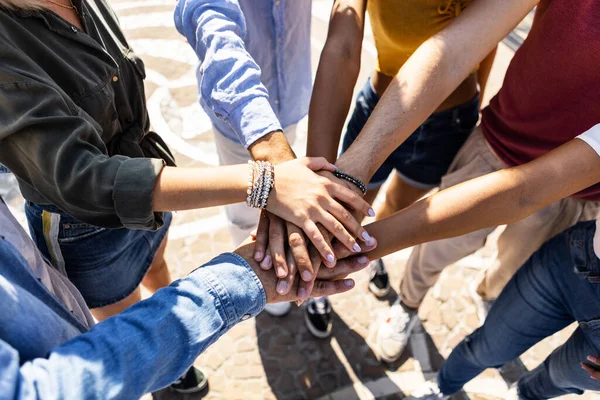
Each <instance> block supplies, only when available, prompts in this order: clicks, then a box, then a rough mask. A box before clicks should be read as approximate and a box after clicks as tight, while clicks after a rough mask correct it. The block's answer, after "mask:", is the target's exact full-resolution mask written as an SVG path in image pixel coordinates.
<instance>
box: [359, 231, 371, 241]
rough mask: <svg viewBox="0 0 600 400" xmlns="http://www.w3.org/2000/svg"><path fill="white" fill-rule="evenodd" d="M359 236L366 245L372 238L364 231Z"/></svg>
mask: <svg viewBox="0 0 600 400" xmlns="http://www.w3.org/2000/svg"><path fill="white" fill-rule="evenodd" d="M361 236H362V238H363V239H365V242H367V243H369V242H370V241H372V240H373V238H372V237H371V235H369V232H367V231H364V232H363V233H362V235H361Z"/></svg>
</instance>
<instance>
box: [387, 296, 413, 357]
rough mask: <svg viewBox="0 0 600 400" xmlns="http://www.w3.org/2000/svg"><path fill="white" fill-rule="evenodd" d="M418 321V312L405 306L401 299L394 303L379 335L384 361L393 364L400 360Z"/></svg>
mask: <svg viewBox="0 0 600 400" xmlns="http://www.w3.org/2000/svg"><path fill="white" fill-rule="evenodd" d="M418 320H419V316H418V315H417V312H416V311H414V310H411V309H409V308H407V307H406V306H404V304H402V301H401V300H400V298H398V300H396V301H395V302H394V304H393V305H392V307H390V310H389V311H388V316H387V318H386V319H385V321H384V322H383V323H382V324H381V326H380V327H379V332H378V333H377V345H378V346H379V355H380V357H381V359H382V360H383V361H385V362H389V363H391V362H394V361H396V360H397V359H398V358H400V356H401V355H402V352H403V351H404V349H405V348H406V345H407V344H408V339H409V338H410V334H411V332H412V330H413V328H414V327H415V324H416V323H417V321H418Z"/></svg>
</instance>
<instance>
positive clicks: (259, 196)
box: [246, 160, 275, 208]
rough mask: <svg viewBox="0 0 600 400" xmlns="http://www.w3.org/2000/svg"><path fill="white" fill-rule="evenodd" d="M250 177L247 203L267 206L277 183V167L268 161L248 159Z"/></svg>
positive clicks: (256, 206)
mask: <svg viewBox="0 0 600 400" xmlns="http://www.w3.org/2000/svg"><path fill="white" fill-rule="evenodd" d="M248 166H249V178H248V189H247V191H246V193H247V194H248V197H246V205H247V206H248V207H253V208H265V207H266V206H267V201H268V199H269V194H270V193H271V190H272V189H273V187H274V184H275V168H274V167H273V165H272V164H271V163H270V162H268V161H252V160H250V161H248Z"/></svg>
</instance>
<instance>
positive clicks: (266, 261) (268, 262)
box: [260, 256, 271, 269]
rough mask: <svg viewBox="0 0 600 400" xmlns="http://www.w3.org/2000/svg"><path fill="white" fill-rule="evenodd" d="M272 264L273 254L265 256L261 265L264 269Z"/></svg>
mask: <svg viewBox="0 0 600 400" xmlns="http://www.w3.org/2000/svg"><path fill="white" fill-rule="evenodd" d="M270 266H271V256H265V258H263V260H262V262H261V263H260V267H261V268H262V269H268V268H269V267H270Z"/></svg>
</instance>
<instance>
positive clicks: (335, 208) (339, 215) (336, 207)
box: [328, 199, 374, 244]
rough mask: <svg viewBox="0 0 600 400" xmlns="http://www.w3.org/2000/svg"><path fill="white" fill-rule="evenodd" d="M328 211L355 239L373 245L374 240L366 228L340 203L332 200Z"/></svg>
mask: <svg viewBox="0 0 600 400" xmlns="http://www.w3.org/2000/svg"><path fill="white" fill-rule="evenodd" d="M328 211H329V213H330V214H331V215H333V216H334V217H335V218H336V219H337V220H338V221H339V222H341V223H342V225H344V226H345V227H346V228H347V229H348V231H349V232H351V233H352V235H353V236H354V237H357V238H361V240H362V241H363V242H365V243H366V244H371V243H373V240H374V239H373V238H372V237H371V235H369V233H368V232H367V230H366V229H365V228H363V227H362V226H361V224H360V223H359V222H358V221H357V220H356V219H355V218H354V217H353V216H352V214H351V213H350V211H348V210H346V208H345V207H343V206H342V205H341V204H340V203H338V202H336V201H335V200H333V199H331V200H329V202H328Z"/></svg>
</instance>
